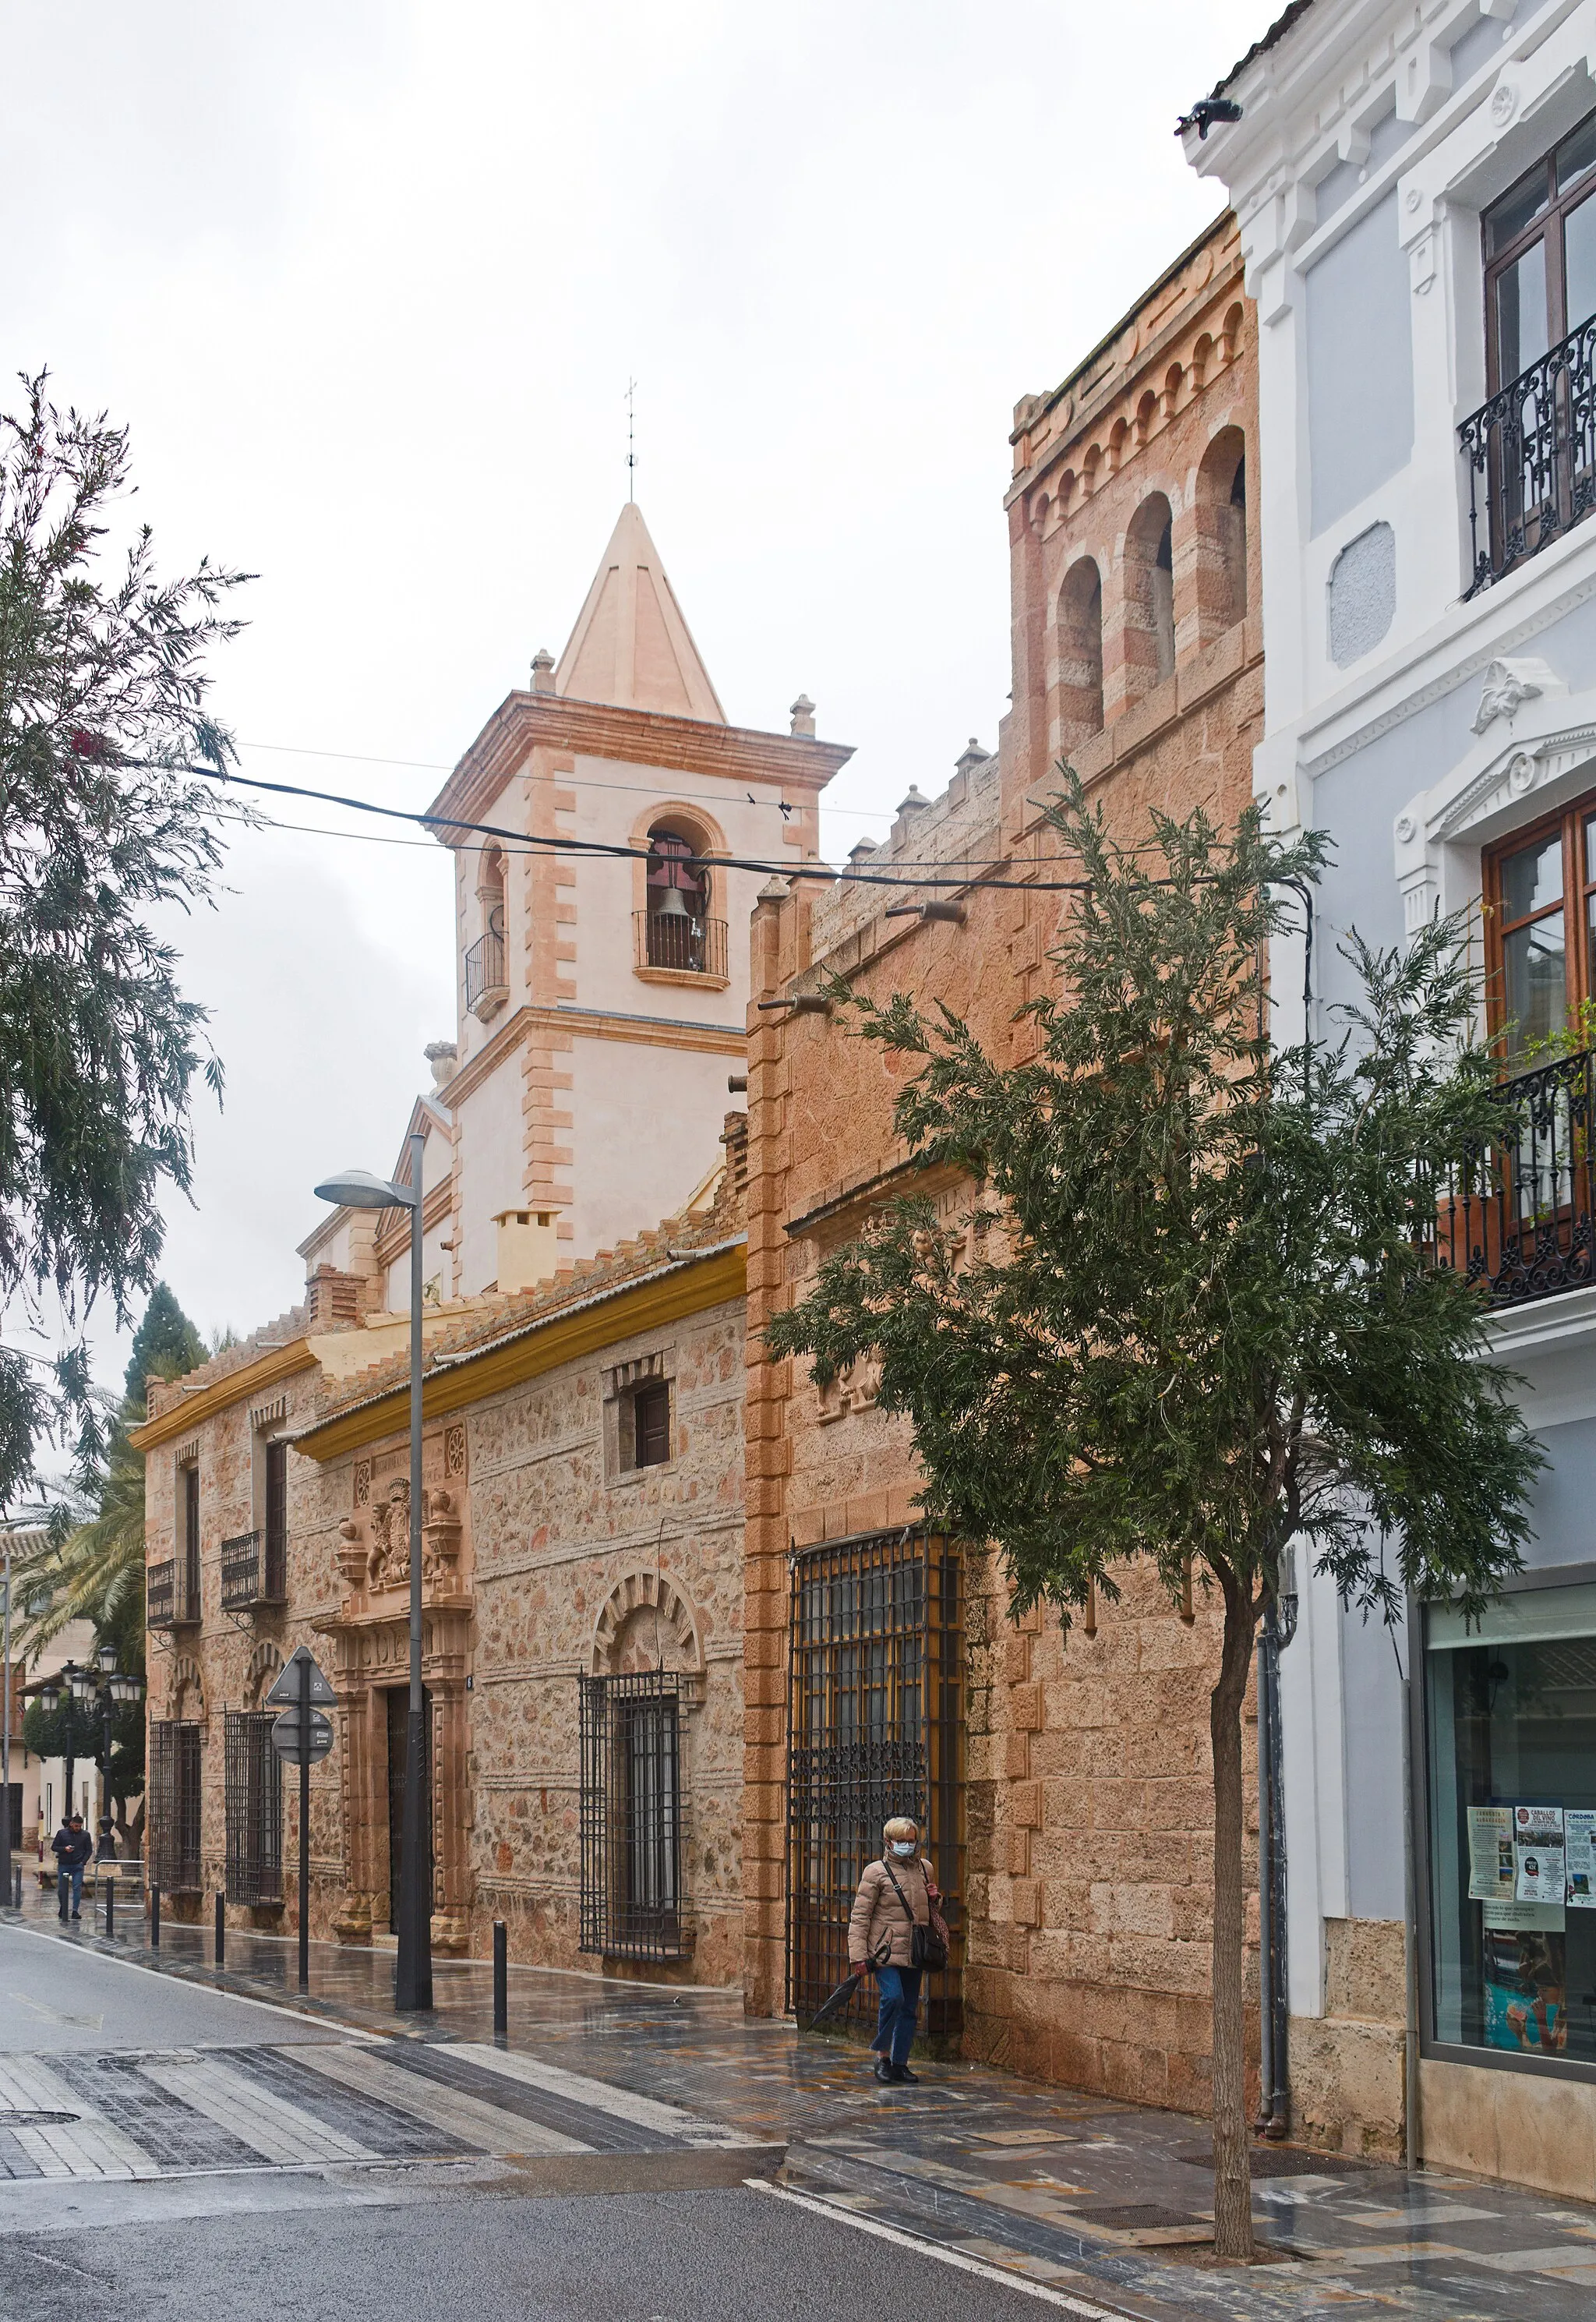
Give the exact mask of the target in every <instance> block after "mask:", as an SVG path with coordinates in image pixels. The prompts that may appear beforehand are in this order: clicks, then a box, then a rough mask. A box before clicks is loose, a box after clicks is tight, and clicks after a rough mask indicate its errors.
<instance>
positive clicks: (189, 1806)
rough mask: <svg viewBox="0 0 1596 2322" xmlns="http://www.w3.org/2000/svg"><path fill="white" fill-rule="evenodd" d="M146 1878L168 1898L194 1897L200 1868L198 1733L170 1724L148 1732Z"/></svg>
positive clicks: (193, 1728) (200, 1881) (163, 1723)
mask: <svg viewBox="0 0 1596 2322" xmlns="http://www.w3.org/2000/svg"><path fill="white" fill-rule="evenodd" d="M150 1745H151V1747H150V1878H151V1879H153V1881H154V1883H155V1884H156V1886H158V1887H159V1888H161V1889H162V1891H163V1892H164V1893H166V1894H168V1895H196V1894H198V1893H199V1892H200V1891H201V1890H202V1888H204V1885H205V1880H204V1879H203V1877H202V1875H201V1865H200V1820H199V1800H200V1789H199V1728H198V1726H197V1725H193V1724H188V1723H180V1722H178V1720H176V1719H168V1720H160V1721H158V1722H157V1723H155V1724H153V1725H151V1727H150Z"/></svg>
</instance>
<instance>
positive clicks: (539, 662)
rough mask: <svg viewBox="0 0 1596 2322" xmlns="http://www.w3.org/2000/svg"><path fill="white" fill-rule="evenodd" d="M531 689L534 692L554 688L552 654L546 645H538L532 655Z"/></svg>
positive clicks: (544, 691)
mask: <svg viewBox="0 0 1596 2322" xmlns="http://www.w3.org/2000/svg"><path fill="white" fill-rule="evenodd" d="M532 690H533V691H534V693H552V692H553V690H554V656H553V654H552V653H551V652H550V651H549V648H548V646H547V645H539V647H538V649H537V651H536V653H534V655H533V657H532Z"/></svg>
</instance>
